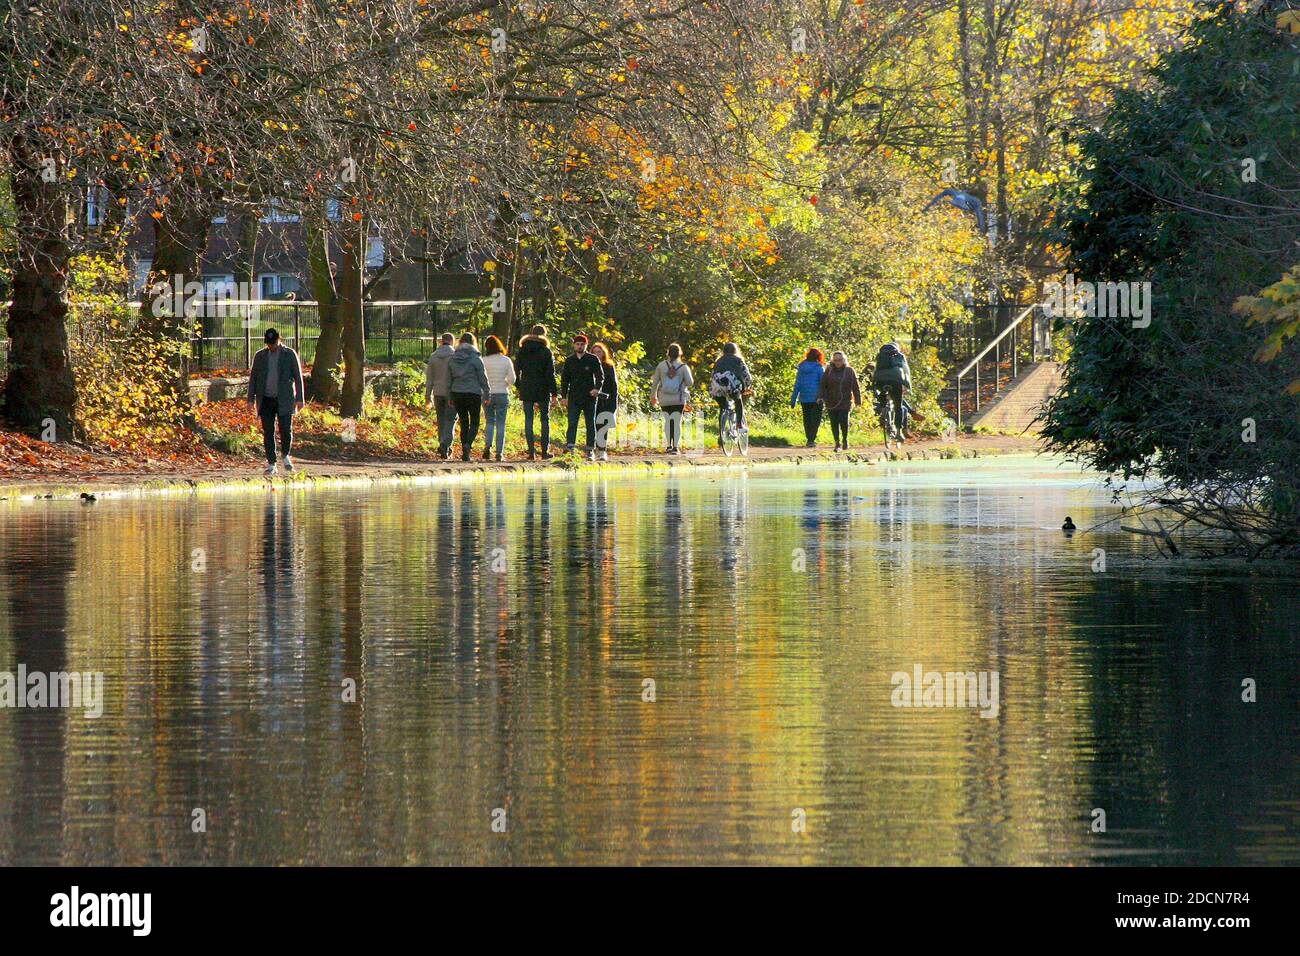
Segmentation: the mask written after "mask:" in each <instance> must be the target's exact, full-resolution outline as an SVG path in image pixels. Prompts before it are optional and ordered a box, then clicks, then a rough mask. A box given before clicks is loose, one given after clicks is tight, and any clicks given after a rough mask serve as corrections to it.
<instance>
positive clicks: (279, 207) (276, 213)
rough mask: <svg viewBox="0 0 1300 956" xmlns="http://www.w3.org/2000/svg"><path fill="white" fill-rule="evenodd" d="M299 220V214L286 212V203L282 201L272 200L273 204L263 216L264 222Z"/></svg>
mask: <svg viewBox="0 0 1300 956" xmlns="http://www.w3.org/2000/svg"><path fill="white" fill-rule="evenodd" d="M298 219H299V217H298V215H297V213H292V212H288V211H286V210H285V208H284V202H283V200H280V199H272V200H271V204H270V205H269V206H267V207H266V212H265V213H263V214H262V222H297V221H298Z"/></svg>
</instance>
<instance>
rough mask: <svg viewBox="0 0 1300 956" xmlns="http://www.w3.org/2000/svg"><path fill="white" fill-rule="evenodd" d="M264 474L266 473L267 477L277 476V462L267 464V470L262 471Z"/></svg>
mask: <svg viewBox="0 0 1300 956" xmlns="http://www.w3.org/2000/svg"><path fill="white" fill-rule="evenodd" d="M262 474H264V475H266V477H268V478H274V477H275V463H274V462H272V463H271V464H269V465H267V466H266V471H264V472H262Z"/></svg>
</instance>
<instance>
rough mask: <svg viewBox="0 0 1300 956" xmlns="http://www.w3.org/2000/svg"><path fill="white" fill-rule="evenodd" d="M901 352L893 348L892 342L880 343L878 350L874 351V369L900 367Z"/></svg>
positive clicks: (901, 362)
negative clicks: (887, 343)
mask: <svg viewBox="0 0 1300 956" xmlns="http://www.w3.org/2000/svg"><path fill="white" fill-rule="evenodd" d="M902 367H903V353H902V352H900V351H898V349H896V348H894V346H893V345H892V344H890V345H882V346H881V347H880V351H879V352H877V353H876V371H877V372H881V371H884V370H885V369H887V368H902Z"/></svg>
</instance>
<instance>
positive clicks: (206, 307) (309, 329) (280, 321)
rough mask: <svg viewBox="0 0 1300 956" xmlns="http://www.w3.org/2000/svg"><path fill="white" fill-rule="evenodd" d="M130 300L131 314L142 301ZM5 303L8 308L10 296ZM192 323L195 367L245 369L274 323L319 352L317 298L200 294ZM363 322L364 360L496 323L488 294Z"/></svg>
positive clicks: (382, 309) (375, 307) (405, 307)
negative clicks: (208, 296) (448, 333)
mask: <svg viewBox="0 0 1300 956" xmlns="http://www.w3.org/2000/svg"><path fill="white" fill-rule="evenodd" d="M124 305H125V306H126V309H127V313H126V314H127V315H128V316H129V318H130V319H131V320H132V321H133V320H134V318H135V317H136V316H137V315H138V313H139V308H140V303H138V302H127V303H124ZM0 308H7V303H4V304H3V305H0ZM76 308H77V307H76V306H74V307H73V312H74V315H75V313H76ZM194 322H195V328H196V330H197V334H196V335H195V336H194V337H193V338H192V339H191V342H190V348H191V356H192V362H193V368H194V370H195V371H223V370H224V371H230V372H231V373H242V372H243V371H245V370H247V369H248V368H249V367H250V366H251V364H252V360H253V355H254V354H255V353H256V352H257V350H258V349H259V348H261V347H262V335H263V333H265V331H266V330H267V329H268V328H275V329H277V330H278V331H279V333H280V336H281V340H282V341H283V342H285V344H287V345H289V346H290V347H292V348H293V349H294V350H296V351H297V352H298V355H299V357H300V358H301V359H302V362H303V364H304V365H311V364H312V363H313V362H314V361H315V358H316V344H317V342H318V340H319V339H320V307H319V303H317V302H314V301H310V300H308V301H294V300H282V299H266V300H260V299H259V300H234V299H221V298H214V299H210V300H196V301H195V303H194ZM364 322H365V333H366V363H367V364H368V365H394V364H396V363H398V362H402V361H405V360H417V361H424V360H426V359H427V358H428V357H429V353H430V352H431V351H433V349H435V348H437V344H438V343H437V337H438V336H439V335H440V334H441V333H442V332H444V331H452V332H456V333H460V332H462V331H464V330H466V329H469V330H470V331H474V332H475V333H479V332H481V331H482V329H481V328H480V327H479V326H484V325H489V324H490V323H491V313H490V311H488V300H480V299H437V300H411V301H378V302H367V303H365V306H364ZM99 331H100V330H98V329H97V328H95V327H94V324H93V323H90V322H70V323H69V334H70V335H72V336H80V337H81V339H82V341H83V342H84V341H85V340H86V338H87V336H93V335H96V334H99ZM118 334H120V332H119V333H118ZM8 357H9V341H8V339H0V368H3V367H5V366H6V365H7V364H8Z"/></svg>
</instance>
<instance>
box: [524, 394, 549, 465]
mask: <svg viewBox="0 0 1300 956" xmlns="http://www.w3.org/2000/svg"><path fill="white" fill-rule="evenodd" d="M534 412H536V413H537V415H538V416H539V417H540V418H541V420H542V454H543V455H544V454H546V453H547V452H548V451H550V450H551V406H550V403H549V402H524V440H525V441H527V442H528V449H529V450H530V451H531V450H532V447H533V413H534Z"/></svg>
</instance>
